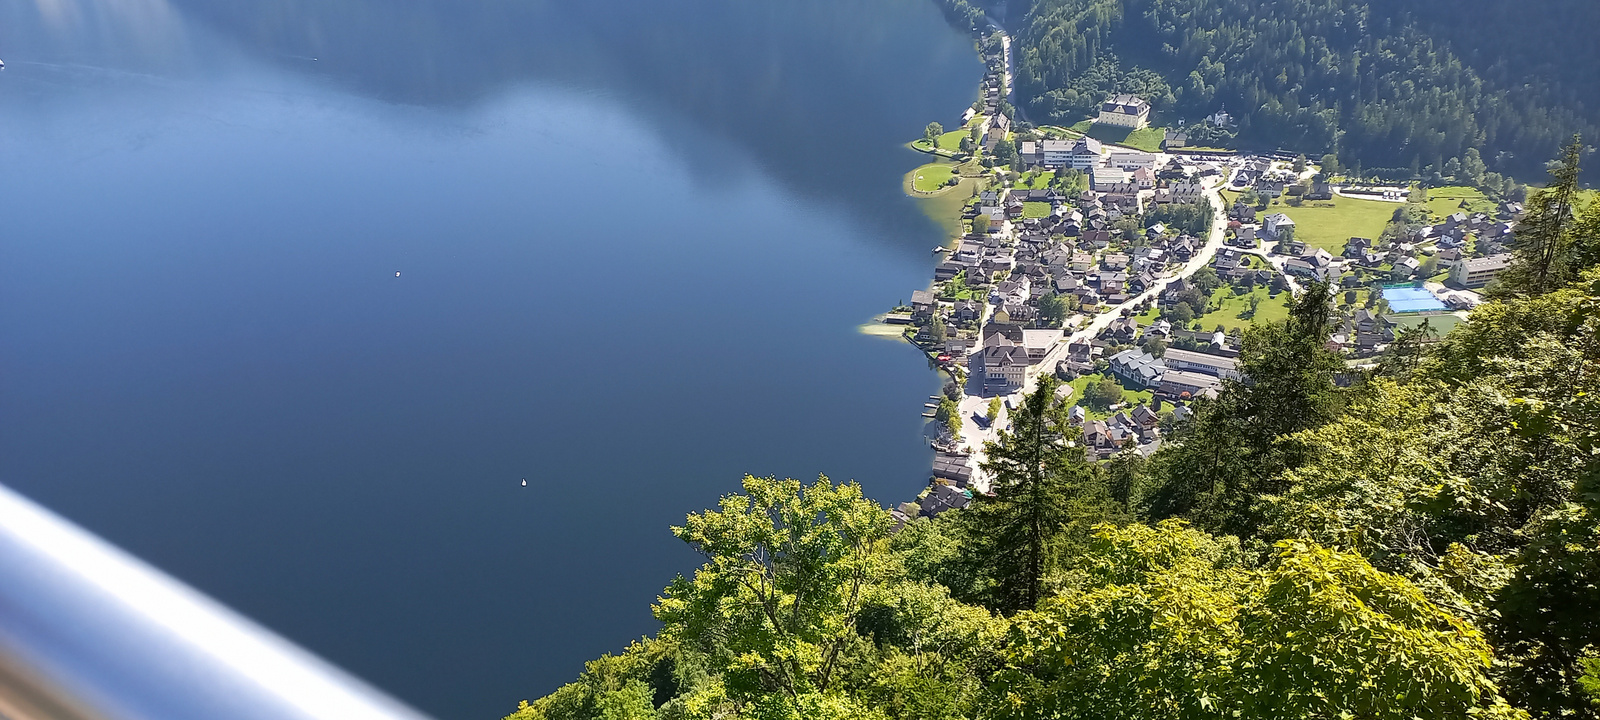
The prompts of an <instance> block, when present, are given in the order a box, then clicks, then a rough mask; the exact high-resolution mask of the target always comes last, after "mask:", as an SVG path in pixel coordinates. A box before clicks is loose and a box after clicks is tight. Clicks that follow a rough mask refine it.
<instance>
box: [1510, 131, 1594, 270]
mask: <svg viewBox="0 0 1600 720" xmlns="http://www.w3.org/2000/svg"><path fill="white" fill-rule="evenodd" d="M1582 153H1583V141H1582V138H1580V137H1578V136H1576V135H1574V136H1573V138H1572V142H1571V143H1569V144H1568V145H1567V146H1566V147H1565V148H1563V149H1562V151H1561V159H1560V160H1557V161H1556V163H1555V166H1554V167H1553V168H1551V170H1550V186H1549V187H1546V188H1545V189H1543V190H1540V191H1538V192H1536V193H1534V195H1533V197H1531V198H1529V199H1528V214H1527V216H1526V217H1524V218H1523V219H1522V222H1520V223H1518V224H1517V229H1516V244H1515V245H1514V246H1513V248H1512V252H1513V257H1512V261H1511V266H1510V267H1508V268H1506V270H1505V272H1504V273H1502V274H1501V275H1500V277H1499V279H1498V281H1497V282H1496V283H1495V284H1494V286H1493V287H1491V288H1490V293H1491V294H1492V295H1495V296H1498V297H1509V296H1529V295H1543V294H1545V293H1547V292H1550V291H1552V290H1556V289H1558V288H1560V287H1562V286H1563V285H1566V283H1567V281H1568V280H1569V279H1570V278H1571V273H1572V272H1573V271H1574V269H1575V268H1572V267H1570V263H1569V262H1568V261H1569V258H1568V250H1569V248H1570V247H1571V246H1572V238H1571V237H1570V233H1571V230H1572V226H1573V203H1574V202H1575V201H1576V200H1577V196H1578V161H1579V158H1580V157H1581V156H1582Z"/></svg>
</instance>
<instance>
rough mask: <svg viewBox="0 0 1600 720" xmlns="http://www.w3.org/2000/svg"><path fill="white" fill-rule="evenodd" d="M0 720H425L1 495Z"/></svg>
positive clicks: (12, 496)
mask: <svg viewBox="0 0 1600 720" xmlns="http://www.w3.org/2000/svg"><path fill="white" fill-rule="evenodd" d="M0 718H6V719H7V720H257V719H259V720H267V719H268V718H270V719H271V720H310V719H312V718H315V719H317V720H335V719H337V720H423V716H422V715H420V714H418V713H417V712H416V711H414V710H411V709H410V708H407V707H405V706H404V705H402V704H400V703H399V702H398V701H396V700H394V699H392V698H390V697H388V696H386V695H384V694H382V693H380V692H379V691H377V690H375V689H373V688H372V687H370V686H368V685H366V684H365V683H363V682H361V681H360V680H357V679H355V678H354V677H352V676H351V675H349V674H347V673H345V672H344V671H342V670H339V669H338V668H335V667H334V666H332V665H331V664H329V663H327V662H325V661H323V660H321V659H318V658H316V657H314V656H313V655H311V653H309V652H307V651H305V650H303V649H301V648H299V647H297V646H295V645H294V644H292V643H290V642H289V641H287V640H284V639H283V638H281V637H279V636H277V635H274V634H273V633H271V632H270V631H268V630H266V629H265V628H262V627H261V626H259V625H257V624H255V623H253V622H251V621H250V620H248V619H246V618H244V617H242V616H240V615H239V614H237V613H235V612H233V611H232V610H229V609H227V608H226V607H223V606H222V605H221V604H220V603H218V602H216V601H215V600H212V599H210V598H208V597H206V596H204V595H202V594H200V593H199V592H198V591H196V590H194V589H192V588H190V587H188V586H186V585H184V584H182V583H180V582H178V581H177V580H174V579H173V578H171V577H169V576H167V575H165V574H163V573H161V572H160V571H159V570H156V569H155V568H153V567H151V566H149V565H147V564H145V563H144V562H142V561H140V560H138V559H136V558H134V557H132V556H131V555H128V554H127V553H125V552H123V551H121V550H119V549H117V548H116V547H113V546H112V545H110V544H109V543H107V542H105V541H103V540H101V539H99V538H97V537H95V536H93V535H91V534H90V533H88V532H87V531H85V530H83V529H82V528H79V527H77V526H76V525H73V524H71V523H69V522H67V521H66V520H64V519H62V518H61V517H59V516H57V515H55V514H54V513H51V512H50V511H48V510H45V509H44V508H42V507H40V506H38V505H36V504H34V503H33V502H31V501H29V500H27V499H25V498H23V497H22V496H20V495H18V494H16V493H15V492H13V491H12V490H10V489H8V488H6V487H4V486H0Z"/></svg>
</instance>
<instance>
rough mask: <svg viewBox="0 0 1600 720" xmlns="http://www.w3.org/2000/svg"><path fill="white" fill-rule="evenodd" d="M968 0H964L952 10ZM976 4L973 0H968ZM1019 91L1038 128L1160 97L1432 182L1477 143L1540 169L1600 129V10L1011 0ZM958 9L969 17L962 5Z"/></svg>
mask: <svg viewBox="0 0 1600 720" xmlns="http://www.w3.org/2000/svg"><path fill="white" fill-rule="evenodd" d="M951 1H952V0H946V6H947V12H949V10H948V7H949V5H950V3H951ZM954 2H956V3H958V4H964V0H954ZM1006 6H1007V9H1008V10H1009V11H1010V12H1009V13H1008V14H1009V16H1010V18H1011V19H1010V20H1008V23H1007V24H1008V25H1010V26H1011V28H1010V29H1011V30H1012V31H1013V32H1014V33H1015V34H1016V37H1017V41H1018V50H1019V52H1018V53H1017V56H1016V60H1017V89H1018V91H1019V97H1020V98H1022V99H1023V102H1024V103H1025V108H1024V109H1025V111H1026V113H1027V114H1028V116H1029V117H1030V118H1031V119H1033V120H1034V121H1036V122H1041V123H1042V122H1068V123H1070V122H1075V121H1077V120H1079V119H1082V118H1083V117H1085V116H1092V115H1093V111H1094V109H1095V108H1096V107H1097V106H1098V104H1099V103H1100V102H1101V100H1102V99H1104V98H1105V97H1106V96H1107V95H1109V94H1113V93H1117V92H1133V93H1138V94H1140V95H1143V96H1145V97H1146V98H1148V99H1149V100H1150V101H1151V103H1152V105H1153V106H1154V108H1155V110H1156V115H1157V120H1158V122H1163V123H1170V124H1176V123H1177V121H1179V120H1185V121H1188V122H1190V123H1196V122H1199V121H1201V120H1202V119H1203V118H1205V117H1207V116H1209V115H1211V114H1212V113H1215V112H1216V111H1218V110H1222V109H1226V111H1227V112H1228V114H1230V115H1231V116H1232V117H1233V120H1234V123H1235V124H1234V126H1233V127H1223V128H1218V127H1213V126H1210V125H1209V124H1202V125H1201V127H1199V128H1198V137H1200V138H1202V140H1203V141H1210V142H1213V143H1216V144H1230V143H1233V142H1235V137H1236V138H1237V142H1238V143H1243V144H1245V145H1246V146H1255V147H1274V146H1281V147H1288V148H1293V149H1296V150H1299V151H1302V152H1306V153H1310V154H1314V155H1319V154H1323V153H1336V154H1337V155H1338V157H1339V158H1340V159H1341V160H1342V161H1343V162H1344V164H1345V165H1346V166H1347V167H1348V166H1354V165H1357V164H1358V163H1359V164H1360V165H1361V166H1364V167H1365V168H1367V169H1372V170H1376V171H1378V172H1380V173H1382V174H1387V175H1395V176H1426V175H1427V174H1428V171H1429V170H1430V169H1431V170H1440V169H1442V168H1444V167H1445V164H1446V163H1448V162H1449V161H1450V160H1452V159H1455V160H1456V161H1457V162H1463V161H1467V157H1468V151H1469V149H1471V150H1475V151H1476V153H1475V154H1476V155H1477V156H1479V157H1481V162H1483V163H1485V164H1486V165H1487V168H1488V170H1490V171H1493V172H1497V173H1501V174H1508V175H1509V174H1517V175H1519V176H1523V177H1533V176H1536V175H1537V174H1538V173H1539V172H1540V171H1541V170H1542V169H1543V163H1544V161H1545V160H1546V159H1547V158H1549V157H1550V156H1551V155H1553V154H1554V153H1555V151H1556V150H1557V148H1558V147H1559V146H1560V145H1561V144H1562V143H1563V142H1565V140H1566V139H1567V138H1569V137H1571V136H1572V135H1573V134H1574V133H1578V132H1581V133H1583V134H1585V135H1586V136H1589V137H1595V136H1596V132H1595V131H1596V128H1597V122H1600V80H1597V79H1596V75H1595V73H1594V72H1593V69H1594V68H1595V67H1596V66H1597V63H1600V50H1597V47H1600V43H1595V42H1594V41H1593V38H1592V36H1591V35H1590V34H1589V30H1591V29H1592V28H1594V27H1596V26H1597V25H1600V4H1597V3H1593V2H1589V1H1588V0H1550V1H1549V2H1544V3H1537V4H1529V3H1508V2H1503V1H1501V0H1464V1H1462V0H1452V1H1451V2H1445V0H1395V1H1393V2H1383V3H1375V2H1373V3H1369V2H1366V1H1365V0H1278V1H1277V2H1273V3H1270V4H1266V5H1263V4H1262V3H1259V2H1254V1H1252V0H1010V2H1008V3H1006ZM950 14H951V16H952V18H957V17H959V16H961V13H959V12H951V13H950Z"/></svg>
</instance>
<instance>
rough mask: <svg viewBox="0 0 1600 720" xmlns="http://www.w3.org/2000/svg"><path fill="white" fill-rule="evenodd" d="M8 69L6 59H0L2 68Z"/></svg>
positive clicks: (0, 68)
mask: <svg viewBox="0 0 1600 720" xmlns="http://www.w3.org/2000/svg"><path fill="white" fill-rule="evenodd" d="M4 69H6V61H4V60H0V70H4Z"/></svg>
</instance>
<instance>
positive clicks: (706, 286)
mask: <svg viewBox="0 0 1600 720" xmlns="http://www.w3.org/2000/svg"><path fill="white" fill-rule="evenodd" d="M0 59H3V60H4V61H5V63H6V69H5V70H4V71H3V72H0V130H3V132H0V482H5V483H7V484H9V485H11V486H12V487H15V488H17V489H18V490H20V491H22V492H23V493H25V494H27V495H29V496H31V497H33V498H35V499H36V500H39V501H40V502H42V503H44V504H45V505H47V506H48V507H51V508H53V509H55V510H56V511H58V512H60V513H62V514H63V515H65V516H67V517H69V518H71V519H73V520H75V521H77V522H79V523H82V524H83V525H85V526H87V527H88V528H90V529H91V530H94V531H95V532H98V533H100V534H102V535H103V536H105V537H107V538H108V539H110V540H112V541H113V542H116V543H118V544H119V545H121V546H122V547H124V548H126V549H128V550H130V551H132V552H133V553H135V554H137V555H139V556H141V557H143V558H145V559H147V560H149V561H151V562H153V563H154V564H156V565H157V566H159V567H161V568H163V569H165V570H167V571H169V572H171V573H173V574H175V575H176V576H178V577H180V578H182V579H184V580H186V581H188V582H190V583H192V584H194V585H195V586H197V587H199V588H200V589H202V590H204V591H206V592H208V593H210V594H212V595H214V596H215V597H217V598H219V599H221V600H222V601H224V602H226V603H228V604H230V605H232V606H233V607H235V608H237V609H239V610H241V611H242V612H244V613H246V614H248V615H249V616H251V617H253V618H255V619H257V620H259V621H261V622H262V623H264V624H266V625H267V626H269V627H271V628H273V629H275V630H277V631H278V632H281V633H283V634H285V635H286V636H288V637H290V638H291V639H294V640H295V641H297V642H300V643H302V644H304V645H306V646H307V647H309V648H311V649H312V650H314V651H316V652H318V653H319V654H322V655H324V656H325V657H328V658H329V659H331V660H333V661H334V662H336V663H338V664H340V665H342V666H344V667H346V668H348V669H350V670H352V671H353V672H355V673H356V674H358V675H360V676H362V677H364V678H366V679H368V680H370V681H372V682H373V683H375V684H377V685H378V686H380V687H382V688H384V689H386V690H388V691H389V692H391V693H394V694H396V695H397V696H399V697H400V698H402V699H404V700H406V701H407V702H410V703H412V704H414V705H416V706H417V707H418V708H420V709H422V710H424V711H426V712H429V713H432V714H435V715H437V716H438V717H441V718H463V719H466V718H498V717H500V716H502V715H504V714H505V713H507V712H509V711H511V710H512V709H513V708H514V707H515V705H516V702H517V701H518V700H519V699H523V698H532V697H537V696H539V695H542V694H544V693H547V692H549V691H551V690H553V689H554V688H555V687H556V686H558V685H559V684H560V683H563V682H567V681H569V680H571V679H574V678H575V677H576V676H577V674H578V673H579V672H580V671H581V670H582V663H583V661H585V660H587V659H591V658H593V657H596V656H598V655H600V654H601V653H604V652H608V651H616V650H620V649H621V648H623V647H625V646H626V644H627V643H628V642H629V641H630V640H631V639H634V638H637V637H639V636H641V635H644V634H647V633H651V632H654V630H655V629H656V624H655V622H654V621H653V619H652V618H651V617H650V612H649V606H650V603H651V602H652V601H653V600H654V598H655V596H656V594H657V593H658V592H659V591H660V589H661V588H662V587H664V586H665V585H666V584H667V582H668V581H670V580H671V578H672V576H673V575H674V574H676V573H680V572H689V571H691V570H692V569H693V568H694V567H695V566H696V565H697V564H698V562H697V556H695V555H694V554H693V553H692V552H691V551H690V550H689V549H688V548H687V547H685V546H683V545H682V544H681V543H679V542H678V541H677V540H675V539H673V538H672V537H671V535H670V533H669V531H668V526H669V525H671V524H673V523H677V522H681V521H682V518H683V516H684V514H685V513H687V512H691V511H695V510H699V509H701V508H705V507H709V506H712V505H714V504H715V502H716V499H717V497H718V496H719V495H721V494H724V493H727V492H731V491H734V490H736V489H737V487H738V481H739V478H740V476H741V475H742V474H743V473H746V472H749V473H755V474H763V475H765V474H776V475H784V476H793V477H800V478H812V477H815V476H816V475H817V474H819V473H825V474H827V475H829V476H830V477H833V478H835V479H841V480H844V479H855V480H859V481H860V482H861V483H862V484H863V486H864V487H865V489H866V491H867V492H868V494H869V495H871V496H872V497H874V498H875V499H877V500H879V501H880V502H883V503H885V504H892V503H897V502H899V501H902V500H907V499H910V498H911V496H912V495H913V494H914V493H916V492H917V491H918V490H919V489H920V488H921V487H922V486H923V485H924V484H925V481H926V477H927V470H928V466H929V462H930V458H931V455H930V451H929V450H928V449H927V447H926V445H925V443H924V441H923V440H922V437H921V432H922V421H921V418H920V417H919V413H920V408H921V405H922V403H923V401H924V399H925V397H926V396H927V395H929V394H931V393H935V392H937V391H938V388H939V380H938V378H937V377H936V376H935V375H934V374H933V373H932V372H929V371H928V369H927V366H926V363H925V361H924V360H923V359H922V358H921V357H920V356H919V354H918V353H917V352H916V351H915V350H914V349H913V348H911V347H910V346H909V345H907V344H905V343H901V342H897V341H893V340H885V339H881V338H875V337H870V336H867V335H864V334H862V333H860V332H859V331H858V330H857V327H858V326H859V325H860V324H862V323H863V322H866V321H868V320H869V319H870V318H871V317H872V316H873V315H874V314H877V313H880V312H883V311H885V310H887V309H888V308H889V307H891V306H892V305H894V304H895V303H896V302H897V301H900V300H903V299H907V298H909V297H910V293H911V291H912V290H916V289H920V288H922V287H924V286H925V285H926V283H927V280H928V277H929V274H930V273H929V270H930V267H931V265H932V264H933V261H934V259H933V258H932V257H931V256H930V255H929V253H928V249H929V248H930V247H932V246H934V245H935V244H938V243H939V242H940V241H941V239H942V237H941V235H942V234H941V231H940V230H939V229H938V228H937V226H936V225H935V224H934V223H932V222H931V221H930V220H929V219H928V218H926V217H925V216H924V215H923V214H922V213H921V211H920V210H919V208H918V207H917V206H916V204H915V202H914V201H912V200H910V199H908V198H906V197H904V196H903V195H902V192H901V185H900V181H901V176H902V174H903V173H904V172H906V171H907V170H909V169H911V168H912V167H914V166H916V165H918V164H920V160H919V157H920V156H918V155H917V154H916V153H913V152H911V151H910V150H907V149H905V148H904V147H902V143H904V142H905V141H906V140H909V139H912V138H914V137H918V136H920V135H921V133H922V128H923V126H924V125H925V124H927V123H928V122H929V121H933V120H938V121H940V122H943V123H945V124H946V125H950V124H952V123H954V122H955V121H956V120H957V116H958V115H959V113H960V111H961V110H962V109H963V108H964V107H965V106H966V105H967V104H968V103H969V102H970V101H971V99H972V94H973V92H974V90H975V88H976V85H977V82H978V80H979V78H980V77H981V75H982V72H983V69H982V66H981V65H980V63H979V62H978V60H977V58H976V57H975V56H974V55H973V53H972V50H971V47H970V44H969V42H968V41H967V40H966V38H965V37H964V36H963V35H962V34H961V33H958V32H956V31H954V30H952V29H950V28H949V27H948V26H947V25H946V24H945V23H944V20H943V18H942V17H941V16H940V15H939V12H938V10H937V8H936V7H935V5H934V4H933V3H931V2H928V0H877V1H875V2H857V1H852V0H810V1H809V2H804V3H800V2H796V3H765V2H760V3H758V2H749V1H748V0H609V1H606V2H594V3H558V2H553V1H547V0H474V1H471V2H463V1H461V0H411V1H409V2H403V3H402V2H380V1H379V0H314V1H313V0H140V1H139V2H126V1H125V0H51V1H48V2H46V1H44V0H38V1H36V2H33V3H29V2H20V3H7V4H4V5H0ZM524 479H526V480H527V486H526V487H523V485H522V480H524Z"/></svg>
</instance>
